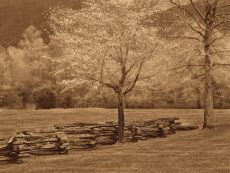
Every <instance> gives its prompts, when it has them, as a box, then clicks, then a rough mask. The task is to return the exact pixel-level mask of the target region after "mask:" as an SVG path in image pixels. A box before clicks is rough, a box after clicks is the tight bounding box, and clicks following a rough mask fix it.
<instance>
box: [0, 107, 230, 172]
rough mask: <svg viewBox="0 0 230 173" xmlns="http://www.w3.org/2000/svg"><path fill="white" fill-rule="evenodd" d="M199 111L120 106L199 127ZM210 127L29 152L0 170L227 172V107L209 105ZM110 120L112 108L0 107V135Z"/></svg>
mask: <svg viewBox="0 0 230 173" xmlns="http://www.w3.org/2000/svg"><path fill="white" fill-rule="evenodd" d="M202 113H203V111H202V110H171V109H164V110H159V109H158V110H126V119H127V120H137V119H153V118H156V117H179V118H180V120H181V121H182V122H185V123H189V124H193V125H199V126H202V120H203V119H202V118H203V117H202ZM215 115H216V125H217V130H216V131H202V130H200V129H199V130H195V131H190V132H178V133H177V134H175V135H171V136H169V137H167V138H161V139H160V138H158V139H152V140H147V141H140V142H138V143H127V144H116V145H111V146H105V147H100V148H98V149H96V150H93V151H71V152H70V154H69V155H60V156H42V157H30V158H28V159H26V160H24V163H23V164H18V165H17V164H16V165H0V173H89V172H90V173H229V172H230V164H229V163H230V110H215ZM114 120H116V110H109V109H66V110H63V109H58V110H57V109H56V110H41V111H29V110H26V111H23V110H21V111H15V110H11V111H9V110H0V137H3V136H9V135H12V134H14V133H15V131H16V130H17V129H31V128H32V129H33V128H47V127H52V126H53V124H55V123H73V122H105V121H114Z"/></svg>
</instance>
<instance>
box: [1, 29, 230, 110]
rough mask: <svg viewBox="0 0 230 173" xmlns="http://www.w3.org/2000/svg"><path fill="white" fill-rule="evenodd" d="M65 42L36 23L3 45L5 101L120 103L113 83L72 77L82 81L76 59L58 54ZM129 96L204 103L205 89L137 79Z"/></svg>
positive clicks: (133, 102)
mask: <svg viewBox="0 0 230 173" xmlns="http://www.w3.org/2000/svg"><path fill="white" fill-rule="evenodd" d="M60 45H61V44H59V43H58V42H52V41H51V42H50V43H49V44H47V43H45V42H44V40H43V39H42V31H39V30H37V29H36V28H35V27H34V26H30V27H28V28H27V29H26V30H25V31H24V33H23V34H22V38H21V40H19V42H18V44H17V45H16V46H10V47H7V48H5V47H0V107H2V108H17V109H21V108H22V109H25V108H36V109H50V108H74V107H105V108H116V107H117V98H116V97H117V96H116V95H115V94H113V93H112V92H110V91H109V89H105V88H103V87H101V86H100V85H98V86H97V85H95V83H90V82H87V81H80V80H79V81H78V82H77V83H78V84H77V85H75V84H72V83H71V82H69V81H71V80H72V81H73V83H76V81H74V80H76V78H75V77H76V74H74V73H73V70H72V69H71V68H70V66H69V64H71V61H69V60H68V58H67V59H66V61H65V62H64V63H63V62H62V63H58V62H57V60H55V61H54V60H53V59H54V57H57V56H61V55H62V53H63V52H62V49H61V48H60ZM60 65H61V67H60ZM162 81H163V80H162ZM68 82H69V83H68ZM66 86H67V87H66ZM215 86H216V88H215V93H214V97H215V99H214V100H215V103H214V105H215V107H216V108H229V107H230V99H229V98H230V97H229V96H230V92H229V90H228V88H227V87H225V86H224V85H223V84H222V85H220V84H218V85H217V84H216V85H215ZM124 99H125V101H124V102H125V107H126V108H202V107H203V89H202V86H199V85H197V84H196V82H195V81H193V82H191V81H190V82H189V83H187V84H185V85H178V86H177V85H175V84H173V85H172V86H171V85H170V84H169V83H167V84H163V82H162V83H161V82H158V85H154V86H151V84H149V85H146V86H142V85H140V86H138V85H137V87H136V88H135V89H134V91H133V92H132V93H130V94H128V95H127V96H126V97H125V98H124Z"/></svg>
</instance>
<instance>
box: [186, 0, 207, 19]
mask: <svg viewBox="0 0 230 173" xmlns="http://www.w3.org/2000/svg"><path fill="white" fill-rule="evenodd" d="M189 1H190V3H191V4H192V7H193V8H194V9H195V11H196V12H197V14H198V15H199V16H200V18H201V19H202V20H203V21H205V17H204V16H203V15H202V13H201V12H200V10H199V9H198V8H197V7H196V6H195V4H194V2H193V0H189Z"/></svg>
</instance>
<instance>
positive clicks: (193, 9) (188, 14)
mask: <svg viewBox="0 0 230 173" xmlns="http://www.w3.org/2000/svg"><path fill="white" fill-rule="evenodd" d="M169 1H170V2H171V3H172V4H173V5H175V6H176V7H177V8H178V9H179V10H181V11H182V12H183V13H182V14H180V15H178V18H179V21H180V22H181V24H184V25H185V26H186V28H185V30H186V32H184V34H180V35H179V37H180V38H186V39H189V40H195V41H197V43H198V44H199V46H200V48H202V49H200V57H202V59H201V61H200V64H198V63H197V64H188V65H186V66H189V67H195V68H200V69H201V70H202V71H204V73H203V74H201V75H202V76H203V81H204V122H203V129H215V122H214V112H213V87H214V86H213V84H214V80H215V78H214V72H215V71H216V70H217V68H219V67H223V66H228V65H229V64H227V63H228V62H227V63H225V62H226V61H225V62H224V61H223V60H221V58H223V57H224V56H223V52H224V51H223V50H219V48H220V46H219V45H218V42H219V41H220V40H222V39H223V38H224V36H225V33H226V31H228V29H227V30H226V28H227V27H229V26H228V24H229V13H228V11H227V9H229V7H230V5H228V4H226V2H224V1H221V0H198V1H196V2H195V1H194V0H189V2H190V5H189V6H184V5H182V4H181V1H180V0H169ZM193 60H194V59H193ZM217 80H219V79H217Z"/></svg>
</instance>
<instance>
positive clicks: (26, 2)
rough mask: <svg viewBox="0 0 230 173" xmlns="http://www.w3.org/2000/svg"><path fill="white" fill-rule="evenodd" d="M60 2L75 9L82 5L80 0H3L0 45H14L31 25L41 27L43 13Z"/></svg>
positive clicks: (0, 6)
mask: <svg viewBox="0 0 230 173" xmlns="http://www.w3.org/2000/svg"><path fill="white" fill-rule="evenodd" d="M59 3H63V5H65V6H66V7H71V8H75V9H77V8H79V7H80V0H1V1H0V45H3V46H9V45H12V44H13V45H14V44H15V43H16V42H17V41H18V40H19V39H20V37H21V33H22V32H23V31H24V29H25V28H27V27H28V26H29V25H34V26H36V27H38V28H39V27H41V26H42V25H43V24H44V19H43V16H42V13H43V12H44V11H46V10H48V9H49V8H50V7H54V6H55V5H57V4H59Z"/></svg>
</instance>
